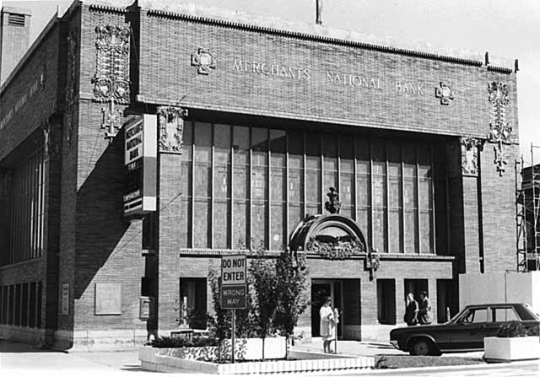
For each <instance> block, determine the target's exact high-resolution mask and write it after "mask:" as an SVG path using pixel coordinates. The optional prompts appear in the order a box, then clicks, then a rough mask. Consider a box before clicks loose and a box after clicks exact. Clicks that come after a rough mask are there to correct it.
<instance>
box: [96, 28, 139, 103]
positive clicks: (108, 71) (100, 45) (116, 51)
mask: <svg viewBox="0 0 540 377" xmlns="http://www.w3.org/2000/svg"><path fill="white" fill-rule="evenodd" d="M129 44H130V31H129V27H127V26H111V25H107V26H102V25H100V26H97V27H96V49H97V53H96V74H95V75H94V78H93V80H92V82H93V84H94V99H95V100H96V101H101V102H106V101H109V100H110V99H113V100H114V101H115V102H117V103H124V104H127V103H129V99H130V81H129Z"/></svg>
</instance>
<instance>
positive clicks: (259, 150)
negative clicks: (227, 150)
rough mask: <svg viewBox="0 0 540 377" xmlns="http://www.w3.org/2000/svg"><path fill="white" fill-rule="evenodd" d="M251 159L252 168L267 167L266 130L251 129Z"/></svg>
mask: <svg viewBox="0 0 540 377" xmlns="http://www.w3.org/2000/svg"><path fill="white" fill-rule="evenodd" d="M251 158H252V161H251V162H252V165H253V166H266V165H268V129H267V128H252V129H251Z"/></svg>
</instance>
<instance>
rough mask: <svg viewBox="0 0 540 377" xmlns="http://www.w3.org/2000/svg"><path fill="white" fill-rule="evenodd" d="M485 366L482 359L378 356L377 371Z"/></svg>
mask: <svg viewBox="0 0 540 377" xmlns="http://www.w3.org/2000/svg"><path fill="white" fill-rule="evenodd" d="M473 364H485V363H484V361H482V360H481V359H471V358H467V357H440V356H405V355H403V356H401V355H399V356H390V355H388V356H377V357H376V358H375V369H397V368H423V367H444V366H451V365H473Z"/></svg>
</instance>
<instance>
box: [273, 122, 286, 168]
mask: <svg viewBox="0 0 540 377" xmlns="http://www.w3.org/2000/svg"><path fill="white" fill-rule="evenodd" d="M285 147H286V136H285V131H283V130H272V129H271V130H270V156H271V158H272V161H271V163H270V165H271V166H272V167H285V150H286V148H285Z"/></svg>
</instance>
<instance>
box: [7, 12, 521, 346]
mask: <svg viewBox="0 0 540 377" xmlns="http://www.w3.org/2000/svg"><path fill="white" fill-rule="evenodd" d="M156 6H159V5H158V4H157V3H156ZM312 30H313V32H302V31H298V30H290V28H288V27H278V26H276V25H275V24H273V25H272V26H265V24H264V22H263V21H260V20H256V21H253V24H251V23H250V22H246V21H245V20H239V19H234V18H233V19H228V18H227V17H225V16H224V15H220V14H215V15H209V14H207V13H205V12H203V11H200V10H192V9H189V8H186V9H181V8H174V9H172V8H171V9H161V8H154V5H153V4H152V3H151V2H139V3H138V4H137V3H136V4H133V5H131V6H128V7H125V8H124V7H121V8H118V7H116V6H114V5H108V4H104V3H103V2H100V3H91V2H82V3H81V2H75V3H74V4H73V5H72V7H71V8H70V9H69V10H68V11H67V12H66V14H65V15H64V16H62V17H61V18H58V19H53V20H52V21H51V23H50V24H49V25H48V26H47V28H46V29H45V30H44V32H43V33H42V34H41V36H40V37H39V38H38V40H37V41H36V42H35V43H34V44H33V45H32V47H31V48H30V50H29V51H28V52H27V53H26V55H25V56H24V57H23V58H22V60H21V62H20V63H19V65H18V66H17V67H16V68H15V70H14V71H13V73H12V74H11V76H10V77H8V78H7V80H6V82H5V83H4V84H3V86H2V88H1V91H0V100H1V104H0V111H1V113H0V114H1V120H0V140H1V142H0V211H1V213H2V217H1V218H0V222H1V224H0V225H2V226H0V256H1V259H0V261H1V266H0V300H1V304H0V308H2V310H0V334H1V335H2V336H3V337H7V338H13V339H22V340H26V341H29V342H36V343H37V342H46V343H47V344H50V345H54V346H56V347H60V348H66V349H69V348H71V347H88V348H93V347H124V346H130V345H135V344H139V343H141V342H144V341H146V339H147V337H148V336H149V334H156V333H157V334H160V335H165V334H168V333H169V332H170V331H172V330H174V329H176V328H177V327H178V322H179V321H182V319H183V318H182V317H183V316H184V315H185V313H186V312H188V313H189V312H191V313H194V312H206V311H211V310H212V301H211V292H210V288H209V284H208V279H207V278H208V274H209V272H210V271H211V270H217V269H218V268H219V266H220V258H221V255H224V254H238V253H246V252H247V251H246V246H245V245H247V244H252V245H255V247H259V246H260V245H262V247H264V249H266V250H269V251H268V253H269V255H272V254H273V253H277V252H279V251H280V250H286V249H287V248H289V249H290V250H291V252H294V253H296V254H299V253H300V254H303V255H305V256H306V258H307V264H308V282H309V285H308V295H310V296H311V306H310V307H309V308H308V310H307V311H306V313H305V314H304V315H303V316H302V318H301V320H300V323H299V325H298V328H297V331H298V332H299V333H302V332H303V333H304V336H305V337H306V338H310V337H312V336H318V332H319V328H318V306H319V302H320V301H321V299H322V297H324V296H331V297H332V300H333V303H334V305H335V306H336V307H338V308H339V309H340V310H341V312H342V321H341V323H340V328H339V334H340V336H341V337H342V338H344V339H372V338H376V337H377V336H378V334H379V333H380V332H381V331H382V329H384V328H385V325H388V326H393V325H396V324H400V323H402V315H403V311H404V297H405V294H406V293H408V292H414V293H418V292H419V291H420V290H426V291H428V292H429V295H430V297H431V300H432V304H433V307H434V314H435V320H438V321H441V320H444V318H445V317H446V313H447V311H450V312H451V313H454V312H456V310H457V309H458V308H457V292H458V290H457V283H458V279H457V276H458V274H460V273H466V274H468V273H484V272H486V273H488V272H496V271H504V270H508V269H514V268H515V258H516V256H515V252H516V251H515V242H516V226H515V203H514V188H515V174H514V173H513V171H506V172H505V169H506V170H511V167H512V166H513V165H512V164H513V161H514V158H515V156H516V155H517V153H518V139H517V135H518V131H517V126H518V124H517V107H516V104H517V98H516V96H517V93H516V74H515V72H514V70H513V69H512V68H511V67H499V66H493V65H490V64H489V62H488V59H487V57H486V59H485V60H484V59H482V60H478V59H469V58H462V57H451V56H442V55H437V54H434V53H425V52H418V51H412V50H406V49H400V48H395V47H385V46H378V45H373V44H366V43H363V42H362V41H358V40H356V39H355V38H353V37H352V36H353V35H352V34H351V35H348V34H338V33H337V32H334V31H332V30H329V29H326V28H323V27H321V26H318V27H315V26H314V27H313V28H312ZM152 145H153V147H152ZM152 148H154V149H157V152H155V151H152ZM141 156H142V157H141ZM331 187H332V188H333V189H334V190H333V191H332V190H330V188H331ZM336 195H337V196H336ZM193 326H195V327H200V326H201V324H200V323H193Z"/></svg>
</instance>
